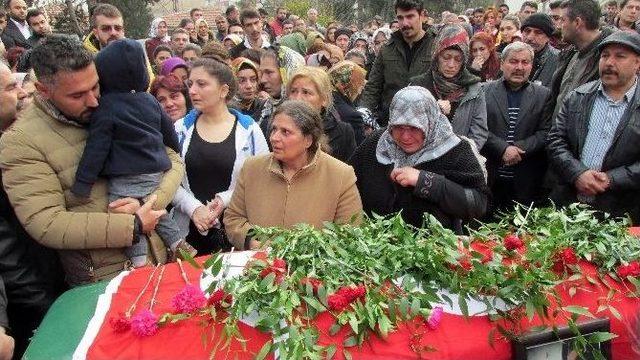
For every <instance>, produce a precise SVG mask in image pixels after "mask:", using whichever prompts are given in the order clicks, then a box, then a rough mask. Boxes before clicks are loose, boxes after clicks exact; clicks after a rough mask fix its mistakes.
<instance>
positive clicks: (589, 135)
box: [547, 31, 640, 225]
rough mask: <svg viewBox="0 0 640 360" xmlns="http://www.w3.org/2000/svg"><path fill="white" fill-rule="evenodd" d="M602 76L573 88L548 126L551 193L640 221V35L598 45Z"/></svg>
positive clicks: (609, 39) (559, 200) (557, 198)
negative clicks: (553, 174) (552, 173)
mask: <svg viewBox="0 0 640 360" xmlns="http://www.w3.org/2000/svg"><path fill="white" fill-rule="evenodd" d="M598 49H599V50H600V52H601V54H600V61H599V74H600V80H596V81H593V82H590V83H587V84H584V85H582V86H580V87H579V88H577V89H576V90H575V91H573V92H571V93H570V94H569V95H568V96H567V98H566V100H565V101H564V103H563V104H562V107H561V109H560V112H559V113H558V116H557V118H556V121H555V123H554V124H553V126H552V128H551V131H550V132H549V137H548V145H547V150H548V153H549V157H550V160H551V165H552V166H553V168H554V170H555V171H556V172H557V173H558V174H559V175H560V176H559V179H560V181H559V183H558V184H557V185H556V186H555V187H554V188H553V190H552V193H551V198H552V199H553V200H554V201H556V203H558V204H560V205H564V204H568V203H572V202H575V201H580V202H583V203H587V204H589V205H591V206H593V207H594V208H596V209H598V210H602V211H605V212H609V213H611V214H613V215H616V216H622V215H625V214H629V215H630V216H631V219H632V221H633V223H634V224H636V225H637V224H638V223H639V222H640V211H639V210H640V205H639V204H640V192H639V191H638V190H640V181H639V180H640V147H638V143H639V142H640V130H639V129H640V87H639V86H638V76H637V73H638V71H639V70H640V35H639V34H637V33H631V32H624V31H619V32H616V33H614V34H612V35H610V36H609V37H607V38H606V39H605V40H604V41H603V42H602V43H600V45H599V46H598Z"/></svg>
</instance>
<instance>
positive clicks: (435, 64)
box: [410, 25, 489, 149]
mask: <svg viewBox="0 0 640 360" xmlns="http://www.w3.org/2000/svg"><path fill="white" fill-rule="evenodd" d="M468 43H469V38H468V36H467V32H466V31H465V30H464V29H463V28H462V27H460V26H459V25H447V26H445V27H444V28H442V30H440V33H438V37H437V38H436V41H435V44H434V53H433V58H432V62H431V69H429V71H427V72H426V73H425V74H422V75H420V76H417V77H414V78H412V79H411V81H410V82H411V85H417V86H422V87H424V88H426V89H427V90H429V91H430V92H431V93H432V94H433V96H435V98H436V99H437V100H438V105H439V106H440V110H441V111H442V113H443V114H444V115H445V116H446V117H447V118H448V119H449V121H451V126H452V127H453V132H454V133H456V135H460V136H465V137H468V138H470V139H471V140H473V141H474V142H475V144H476V146H477V147H478V149H482V146H483V145H484V143H485V142H486V141H487V137H488V136H489V130H488V128H487V109H486V103H485V99H484V92H483V90H482V86H481V85H480V78H479V77H477V76H475V75H473V74H471V73H470V72H469V70H467V67H466V66H465V64H466V63H467V59H468V58H469V45H468Z"/></svg>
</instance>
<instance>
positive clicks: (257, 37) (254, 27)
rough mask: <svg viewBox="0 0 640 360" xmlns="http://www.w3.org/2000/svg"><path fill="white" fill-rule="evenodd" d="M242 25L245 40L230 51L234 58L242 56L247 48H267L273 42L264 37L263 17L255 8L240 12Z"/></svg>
mask: <svg viewBox="0 0 640 360" xmlns="http://www.w3.org/2000/svg"><path fill="white" fill-rule="evenodd" d="M240 25H242V29H243V30H244V41H242V42H241V43H240V44H238V45H236V46H235V47H234V48H232V49H231V51H230V52H229V53H230V55H231V58H232V59H235V58H237V57H239V56H240V54H241V53H242V52H243V51H245V50H246V49H256V50H260V49H266V48H269V47H270V46H271V44H270V43H269V42H268V41H267V40H266V39H264V38H263V37H262V18H261V17H260V14H259V13H258V11H256V10H255V9H244V10H242V13H241V14H240Z"/></svg>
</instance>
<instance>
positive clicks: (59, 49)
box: [31, 34, 93, 82]
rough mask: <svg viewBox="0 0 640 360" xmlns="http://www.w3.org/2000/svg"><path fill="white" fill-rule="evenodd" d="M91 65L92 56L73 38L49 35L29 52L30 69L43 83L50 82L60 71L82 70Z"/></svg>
mask: <svg viewBox="0 0 640 360" xmlns="http://www.w3.org/2000/svg"><path fill="white" fill-rule="evenodd" d="M92 63H93V54H91V53H90V52H89V51H88V50H87V49H85V48H84V46H83V45H82V42H80V40H79V39H78V38H77V37H75V36H69V35H63V34H53V35H49V36H47V37H45V38H44V39H43V40H42V41H41V42H40V43H39V44H38V45H36V47H34V48H33V50H32V52H31V67H33V71H34V72H35V73H36V77H37V78H38V79H39V80H40V81H45V82H47V81H48V82H52V81H53V80H54V79H53V78H54V77H55V76H56V74H58V73H59V72H61V71H67V72H73V71H78V70H82V69H85V68H86V67H87V66H89V65H91V64H92Z"/></svg>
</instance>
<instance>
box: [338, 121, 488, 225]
mask: <svg viewBox="0 0 640 360" xmlns="http://www.w3.org/2000/svg"><path fill="white" fill-rule="evenodd" d="M383 132H384V129H380V130H378V131H376V132H374V133H373V134H371V135H370V136H369V137H367V139H365V141H364V142H363V143H362V144H361V145H360V146H359V147H358V149H357V150H356V152H355V154H354V155H353V157H352V158H351V159H350V163H351V165H352V166H353V168H354V170H355V173H356V177H357V178H358V180H357V183H356V184H357V186H358V190H359V191H360V197H361V199H362V207H363V209H364V211H365V212H366V213H367V214H369V215H371V214H373V213H375V214H378V215H388V214H392V213H396V212H398V211H402V218H403V219H404V220H405V221H406V222H407V223H409V224H411V225H413V226H416V227H420V226H422V222H423V216H424V215H425V214H431V215H433V216H434V217H435V218H436V219H438V220H439V221H440V222H441V223H442V225H444V226H445V227H447V228H450V229H453V230H454V231H457V232H458V233H460V232H461V231H462V228H461V221H460V220H465V221H468V220H471V219H477V218H480V217H482V215H484V212H485V211H486V207H487V195H488V193H489V189H488V187H487V185H486V180H485V178H484V174H483V171H482V165H481V164H480V162H479V161H478V159H477V158H476V156H475V155H474V154H473V150H472V146H473V145H472V144H471V143H470V142H469V141H467V140H462V141H461V142H460V143H459V144H458V145H456V146H455V147H454V148H452V149H451V150H449V151H448V152H447V153H445V154H444V155H442V156H441V157H439V158H437V159H435V160H432V161H428V162H425V163H421V164H418V165H416V166H415V168H416V169H418V170H421V171H420V179H419V180H418V184H417V185H416V187H414V188H411V187H402V186H400V185H398V184H397V183H395V182H393V181H391V178H390V174H391V171H392V170H393V164H389V165H383V164H380V163H379V162H378V160H377V158H376V148H377V146H378V141H379V140H380V136H381V135H382V133H383Z"/></svg>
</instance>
